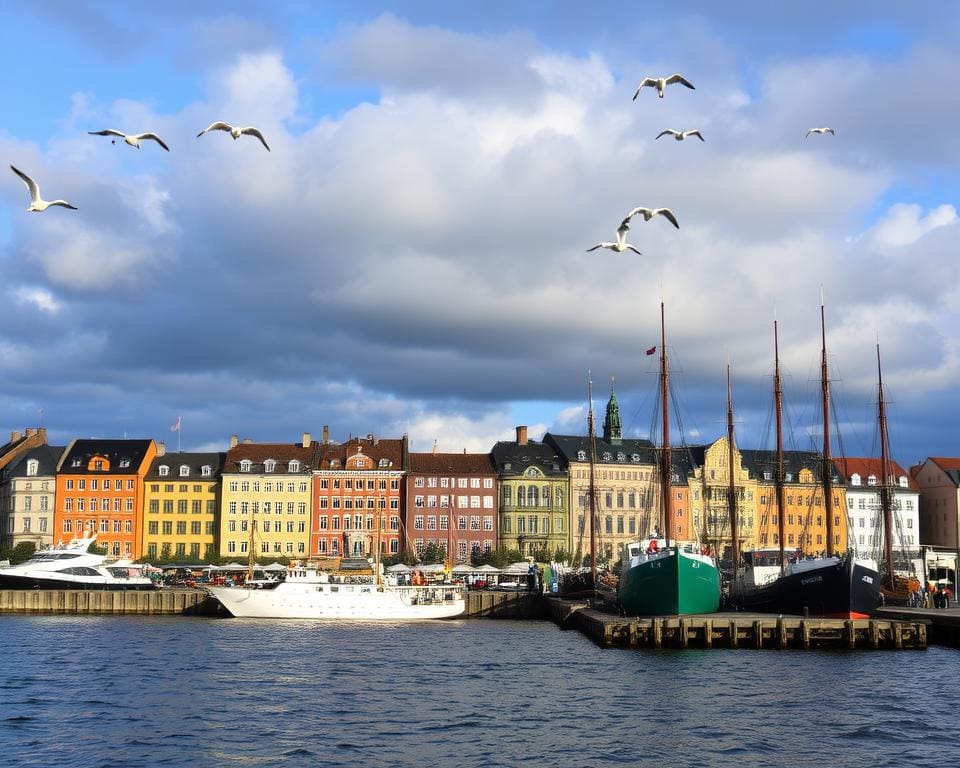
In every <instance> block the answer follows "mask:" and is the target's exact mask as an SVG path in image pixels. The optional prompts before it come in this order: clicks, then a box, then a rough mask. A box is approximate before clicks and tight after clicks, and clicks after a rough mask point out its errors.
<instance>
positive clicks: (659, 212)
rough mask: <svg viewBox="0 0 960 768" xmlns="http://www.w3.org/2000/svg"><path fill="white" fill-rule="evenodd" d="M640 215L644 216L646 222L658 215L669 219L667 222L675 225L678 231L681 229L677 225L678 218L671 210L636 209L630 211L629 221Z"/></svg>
mask: <svg viewBox="0 0 960 768" xmlns="http://www.w3.org/2000/svg"><path fill="white" fill-rule="evenodd" d="M638 213H642V214H643V220H644V221H650V219H652V218H653V217H654V216H657V215H659V216H663V218H665V219H667V221H669V222H670V223H671V224H673V226H675V227H676V228H677V229H680V224H678V223H677V217H676V216H674V215H673V211H671V210H670V209H669V208H634V209H633V210H632V211H630V215H629V216H628V217H627V221H629V220H630V219H632V218H633V217H634V216H636V215H637V214H638Z"/></svg>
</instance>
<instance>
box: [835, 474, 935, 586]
mask: <svg viewBox="0 0 960 768" xmlns="http://www.w3.org/2000/svg"><path fill="white" fill-rule="evenodd" d="M834 464H835V465H836V467H837V471H838V472H839V473H840V475H841V477H842V478H843V482H844V483H845V485H846V500H847V507H846V510H847V521H848V522H847V524H848V525H849V526H850V531H849V537H848V541H849V543H850V547H851V548H852V549H853V550H854V551H855V552H856V553H857V554H858V555H861V556H863V557H869V558H872V559H874V560H876V561H877V562H878V563H881V562H883V559H884V543H883V538H884V530H883V510H882V508H881V506H880V489H881V486H882V485H883V478H882V475H881V471H880V459H877V458H850V457H847V458H844V459H834ZM889 465H890V477H888V478H887V486H888V488H889V489H890V492H891V494H890V495H891V510H890V512H891V517H892V519H893V529H892V542H893V567H894V569H895V570H896V571H897V572H899V573H902V574H904V575H907V576H915V577H917V578H919V579H921V580H922V579H923V578H924V569H923V559H922V557H921V554H920V486H919V485H917V482H916V481H915V480H914V479H913V478H911V477H910V475H909V474H908V473H907V472H906V470H904V469H903V467H901V466H900V465H899V464H897V462H895V461H893V460H892V459H891V460H890V461H889Z"/></svg>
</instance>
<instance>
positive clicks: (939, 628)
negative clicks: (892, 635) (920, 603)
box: [876, 607, 960, 648]
mask: <svg viewBox="0 0 960 768" xmlns="http://www.w3.org/2000/svg"><path fill="white" fill-rule="evenodd" d="M876 615H877V618H883V619H891V620H898V621H912V622H919V623H922V624H924V625H925V626H926V627H927V637H928V638H929V641H930V643H931V644H932V645H946V646H949V647H950V648H960V608H906V607H901V608H897V607H890V608H878V609H877V611H876Z"/></svg>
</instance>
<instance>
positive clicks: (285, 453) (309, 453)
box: [223, 441, 320, 474]
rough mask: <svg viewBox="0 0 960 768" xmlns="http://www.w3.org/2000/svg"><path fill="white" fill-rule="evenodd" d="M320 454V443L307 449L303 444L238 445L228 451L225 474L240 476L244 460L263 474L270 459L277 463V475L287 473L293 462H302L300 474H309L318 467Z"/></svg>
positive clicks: (253, 470)
mask: <svg viewBox="0 0 960 768" xmlns="http://www.w3.org/2000/svg"><path fill="white" fill-rule="evenodd" d="M319 453H320V443H318V442H316V441H313V442H311V443H310V445H309V446H307V447H306V448H304V447H303V444H302V443H238V444H237V445H235V446H233V447H232V448H231V449H230V450H229V451H227V454H226V457H225V459H224V462H223V474H238V473H239V472H240V462H241V461H243V460H244V459H246V460H248V461H250V463H251V467H250V469H251V471H252V472H256V473H260V472H262V471H263V465H264V463H265V462H266V461H268V460H270V459H272V460H273V461H275V462H277V466H276V468H275V472H276V473H277V474H284V473H286V472H287V467H288V466H289V464H290V462H291V461H299V462H300V470H299V472H300V473H303V472H309V471H311V470H313V469H314V468H315V467H316V466H317V456H318V454H319ZM244 474H246V473H244Z"/></svg>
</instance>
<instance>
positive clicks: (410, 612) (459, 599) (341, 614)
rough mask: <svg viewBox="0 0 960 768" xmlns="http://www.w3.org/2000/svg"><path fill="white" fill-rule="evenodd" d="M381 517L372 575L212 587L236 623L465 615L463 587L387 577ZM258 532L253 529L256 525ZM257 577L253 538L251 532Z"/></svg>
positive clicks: (292, 577)
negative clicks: (240, 620) (403, 582)
mask: <svg viewBox="0 0 960 768" xmlns="http://www.w3.org/2000/svg"><path fill="white" fill-rule="evenodd" d="M382 526H383V515H382V514H381V515H378V517H377V537H376V544H375V557H374V559H373V561H372V562H371V566H372V574H370V575H367V574H349V575H348V574H345V573H328V572H326V571H323V570H320V569H319V568H310V567H300V566H299V565H297V566H296V567H291V568H288V569H287V572H286V574H285V575H284V576H283V577H281V578H280V579H277V580H271V581H260V582H255V581H252V580H251V581H248V583H247V584H246V585H244V586H241V587H213V586H211V587H207V591H208V592H209V593H210V594H211V595H213V596H214V597H215V598H217V600H219V601H220V603H221V605H223V607H224V608H226V609H227V610H228V611H229V612H230V613H231V614H232V615H233V616H234V617H236V618H257V619H335V620H347V621H388V622H398V621H426V620H430V619H447V618H452V617H454V616H459V615H460V614H462V613H463V612H464V611H465V610H466V600H465V598H464V594H463V585H462V584H452V583H433V584H431V583H426V580H424V582H423V583H419V581H420V580H419V579H418V580H417V581H418V583H415V584H409V585H400V584H399V583H398V581H397V579H396V578H395V577H390V578H386V579H385V578H384V575H383V564H382V563H381V562H380V550H381V545H380V531H381V530H382ZM251 528H253V526H251ZM250 553H251V555H250V557H251V562H250V566H249V574H250V575H251V576H252V573H253V561H252V557H253V554H252V553H253V533H252V531H251V546H250Z"/></svg>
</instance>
